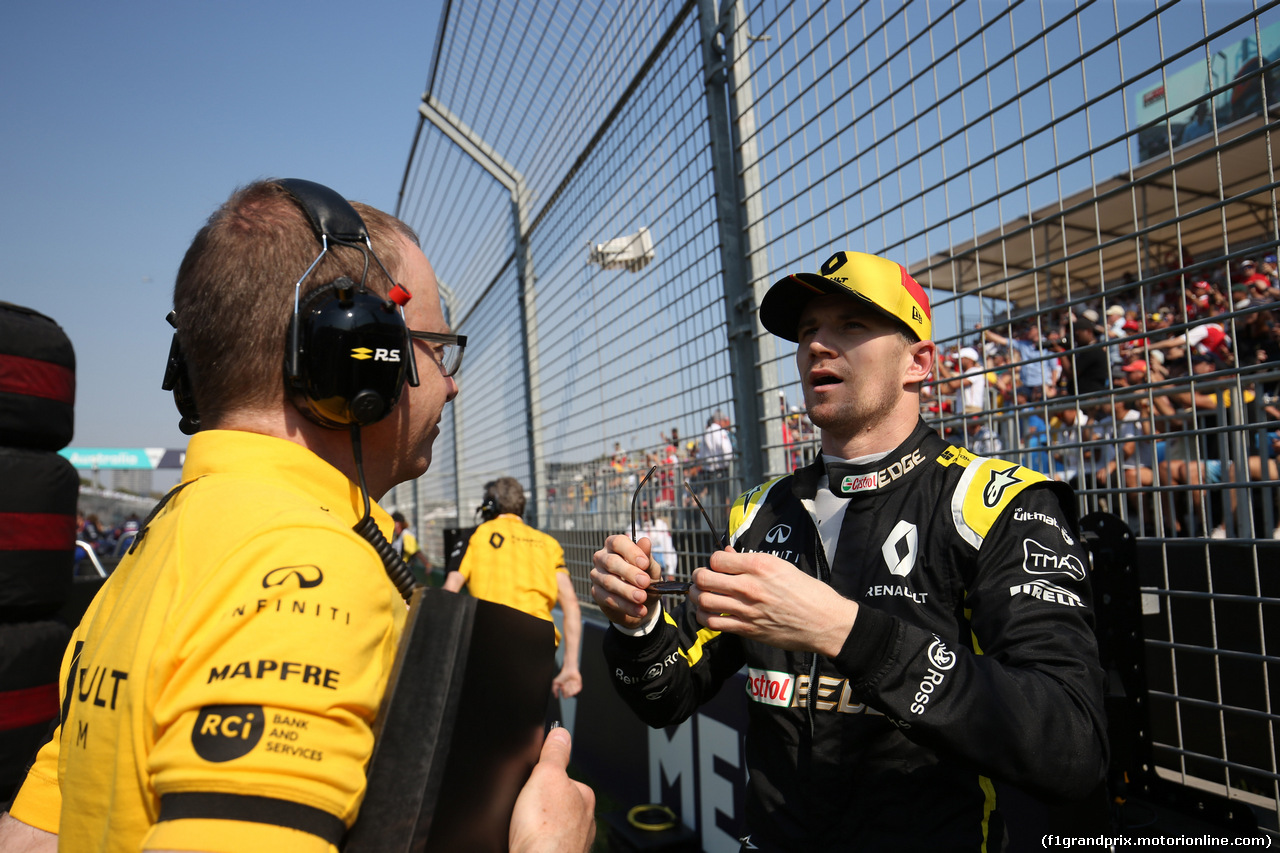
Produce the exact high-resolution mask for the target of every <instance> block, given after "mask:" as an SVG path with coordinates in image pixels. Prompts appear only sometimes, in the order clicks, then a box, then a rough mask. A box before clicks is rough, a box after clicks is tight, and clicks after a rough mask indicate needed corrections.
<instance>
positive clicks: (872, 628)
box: [835, 603, 898, 685]
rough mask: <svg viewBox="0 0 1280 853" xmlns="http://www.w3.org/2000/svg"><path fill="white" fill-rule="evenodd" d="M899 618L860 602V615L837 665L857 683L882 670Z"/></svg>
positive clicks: (886, 660) (892, 643)
mask: <svg viewBox="0 0 1280 853" xmlns="http://www.w3.org/2000/svg"><path fill="white" fill-rule="evenodd" d="M897 621H898V620H897V619H895V618H894V617H892V616H890V615H889V614H888V613H885V612H884V611H883V610H876V609H875V608H874V607H868V606H867V605H865V604H862V603H859V604H858V618H857V619H855V620H853V628H852V629H851V630H850V631H849V636H848V637H847V638H845V641H844V646H842V647H841V649H840V654H839V655H838V656H837V657H836V660H835V664H836V668H837V669H839V670H840V672H841V674H843V675H844V676H846V677H847V678H848V679H849V681H850V682H851V683H853V684H855V685H857V684H859V683H861V682H864V681H866V679H867V678H869V677H871V676H876V675H878V674H879V673H880V672H882V671H883V669H884V666H885V664H886V663H887V662H888V660H889V657H890V655H891V654H892V653H893V645H894V637H895V636H896V635H897Z"/></svg>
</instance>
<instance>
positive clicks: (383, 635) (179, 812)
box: [0, 180, 594, 851]
mask: <svg viewBox="0 0 1280 853" xmlns="http://www.w3.org/2000/svg"><path fill="white" fill-rule="evenodd" d="M366 228H367V229H368V235H369V237H368V242H367V245H366V246H365V247H364V248H361V249H359V250H357V249H356V248H346V247H339V246H336V245H335V244H334V243H333V242H332V239H333V238H332V237H329V236H326V237H325V238H324V239H325V241H326V242H327V244H328V246H329V247H330V248H329V250H328V251H325V250H322V248H321V245H322V243H321V237H320V234H321V233H324V234H326V235H328V234H330V233H331V232H332V233H340V234H341V235H342V237H343V238H344V239H345V240H348V241H351V240H355V239H357V237H356V235H357V234H358V233H360V232H362V231H363V230H364V229H366ZM361 242H362V243H364V242H365V241H361ZM370 254H372V255H374V256H376V258H377V262H376V263H370V260H371V258H370V257H369V255H370ZM308 265H310V267H309V266H308ZM308 271H309V273H310V274H308ZM300 276H301V279H300V278H299V277H300ZM340 276H345V277H347V278H345V279H344V278H340ZM393 276H394V279H393ZM353 281H357V282H361V285H362V286H364V287H367V288H368V289H369V291H370V292H368V293H365V292H361V290H360V289H358V287H357V286H356V285H354V284H352V283H351V282H353ZM393 281H395V282H399V284H398V285H396V286H398V287H399V290H396V289H395V286H393ZM295 282H296V283H297V284H296V285H295ZM295 288H296V289H297V291H298V292H300V293H301V296H302V297H303V300H302V309H301V311H300V312H298V313H297V314H295V311H294V305H295V302H294V297H295V292H296V291H295ZM392 293H394V294H395V295H396V297H397V298H398V299H400V300H401V301H402V303H403V306H404V307H403V311H402V312H401V311H397V310H395V308H394V307H393V306H392V303H391V302H390V301H388V298H387V295H388V294H392ZM410 293H412V294H414V296H413V298H411V299H410V298H409V294H410ZM340 302H345V303H346V304H349V305H351V306H352V308H351V310H352V311H354V312H355V313H356V315H358V319H361V320H362V322H360V323H359V324H358V325H359V327H360V331H361V333H362V335H363V340H369V341H372V340H374V339H376V340H377V341H378V342H379V345H383V344H384V343H385V345H386V346H387V347H388V348H389V349H392V350H393V351H398V352H400V353H403V354H404V355H405V356H406V357H405V359H403V360H401V361H399V362H392V361H390V360H388V361H386V362H382V363H381V364H375V362H374V361H373V360H369V361H367V362H363V361H362V362H360V364H361V365H362V366H364V367H368V368H370V371H368V372H361V374H360V377H359V378H356V377H352V378H351V379H350V380H348V383H346V387H350V386H351V385H354V390H355V391H357V392H359V393H351V394H348V393H346V392H345V391H344V390H336V391H334V394H335V395H336V396H329V394H328V393H313V389H314V390H315V391H325V390H327V389H328V388H329V386H328V385H327V383H325V382H324V379H323V378H321V377H320V376H319V375H318V374H319V373H322V372H323V370H324V368H323V367H322V366H317V365H316V363H315V362H316V360H315V359H314V358H310V359H309V358H307V354H306V353H307V351H306V350H302V349H300V348H301V347H302V346H306V345H315V346H321V345H322V343H321V341H323V344H325V345H329V346H330V347H333V344H331V343H330V342H329V339H327V338H322V337H320V338H318V337H315V336H314V335H313V333H315V332H316V331H317V327H319V328H318V330H319V331H320V332H332V333H333V335H334V336H336V337H338V338H339V343H338V345H337V346H338V347H339V348H340V347H341V346H343V345H346V346H350V344H351V342H352V341H353V338H352V337H350V336H347V337H343V336H340V335H339V334H338V329H339V328H341V329H343V330H344V334H348V332H347V331H346V330H348V329H349V327H348V326H346V325H340V323H341V322H345V318H347V317H348V316H350V315H349V313H348V311H347V309H346V308H341V309H340V308H339V303H340ZM174 307H175V311H174V313H173V314H171V315H170V317H171V318H172V320H173V322H174V325H175V326H176V330H177V332H176V337H175V346H174V349H173V350H172V352H173V353H174V355H173V356H171V358H173V359H174V360H173V361H171V367H172V370H171V372H170V374H169V377H170V379H171V380H173V381H175V382H177V381H178V379H179V377H181V384H180V385H178V386H177V388H178V390H179V391H180V393H179V394H178V395H177V401H178V403H179V408H180V410H181V412H182V414H183V422H184V424H185V425H186V426H187V427H188V428H195V429H198V430H199V431H198V432H196V434H195V435H194V436H193V437H192V439H191V443H190V445H189V446H188V448H187V454H186V462H185V466H184V468H183V472H182V482H181V483H180V484H179V486H178V487H176V488H175V489H174V490H172V491H170V492H169V493H168V494H167V495H166V496H165V498H164V499H163V500H162V501H161V503H160V504H159V505H158V506H157V507H156V508H155V510H154V511H153V512H152V514H151V515H150V516H149V517H148V521H147V523H146V524H145V525H144V526H143V527H142V529H141V530H140V532H139V533H138V538H137V542H136V543H135V548H134V549H133V551H132V553H130V554H128V555H126V556H125V557H124V559H123V560H122V561H121V563H120V565H119V567H118V568H117V569H116V572H115V574H114V575H113V576H112V578H111V582H110V584H108V585H107V586H105V587H104V588H103V591H102V592H101V593H100V594H99V595H98V596H97V597H96V598H95V599H94V600H93V602H92V603H91V604H90V605H89V608H88V611H87V613H86V615H85V617H84V619H83V621H82V622H81V624H80V627H79V628H77V629H76V632H75V634H74V635H73V639H72V642H71V645H70V647H69V648H68V651H67V657H66V659H65V661H64V664H63V668H64V675H65V678H64V679H63V680H64V683H65V685H66V688H65V689H66V695H65V696H64V697H63V703H62V716H61V724H60V726H59V728H58V730H57V731H55V732H54V733H53V738H52V740H51V741H50V742H49V743H48V744H47V745H46V746H45V747H44V748H43V749H42V750H41V751H40V753H39V755H38V757H37V758H36V761H35V765H34V766H33V767H32V768H31V771H30V773H29V774H28V775H27V777H26V781H25V782H24V783H23V785H22V788H21V790H20V791H19V793H18V796H17V799H16V800H15V801H14V803H13V805H12V811H11V814H9V815H6V816H4V817H3V818H0V849H3V850H6V851H14V850H25V851H53V850H55V849H59V848H60V849H63V850H75V851H95V850H113V851H115V850H141V849H151V850H165V849H168V850H175V849H179V850H208V849H214V850H230V849H237V850H308V851H320V850H331V849H333V848H334V846H336V845H339V844H340V843H341V840H342V837H343V835H344V834H345V832H346V831H347V829H348V828H349V827H350V826H351V824H352V822H353V821H354V820H355V819H356V816H357V813H358V811H359V809H360V806H361V802H362V799H363V798H364V795H365V787H366V785H365V768H366V767H367V765H368V763H369V759H370V755H371V752H372V750H373V744H374V731H373V724H374V720H375V718H376V717H377V714H378V709H379V707H380V705H381V703H382V699H383V693H384V691H385V690H386V689H387V687H388V685H387V679H388V675H389V673H390V672H391V669H392V662H393V660H394V658H395V654H396V647H397V644H398V641H399V638H400V633H401V631H402V629H403V627H404V624H405V618H406V608H405V604H404V601H403V600H402V597H401V596H402V592H401V591H400V590H398V589H397V584H395V583H393V581H392V580H391V578H389V576H388V572H391V573H392V574H391V577H398V574H397V573H396V572H395V569H396V568H402V567H399V566H393V565H392V564H391V563H392V561H394V562H395V563H396V564H398V563H399V560H398V558H397V557H395V556H394V555H388V561H387V562H386V563H384V562H383V560H382V559H381V558H380V554H379V550H378V549H384V550H389V549H387V544H388V543H387V541H386V538H385V536H386V533H387V532H389V531H390V530H391V519H390V517H389V516H388V515H387V514H386V512H385V511H383V510H382V509H381V508H380V507H378V506H377V505H376V503H375V501H376V500H377V499H379V498H380V497H381V496H382V495H384V494H385V493H386V492H387V491H388V490H390V489H391V488H392V487H393V486H394V485H395V484H397V483H400V482H404V481H407V480H412V479H414V478H417V477H419V476H420V475H422V474H423V473H424V472H425V471H426V470H427V466H428V464H429V462H430V460H431V445H432V442H433V440H434V439H435V436H436V434H437V432H438V429H437V425H438V423H439V421H440V417H441V414H442V412H443V409H444V406H445V404H446V403H448V402H449V401H450V400H452V399H453V397H454V395H455V394H457V392H458V387H457V385H456V384H455V382H454V380H453V378H452V376H453V373H454V371H455V370H456V369H457V366H458V362H459V359H460V357H461V344H462V342H461V341H459V340H458V339H456V338H454V337H452V336H451V335H450V334H449V332H448V327H447V325H446V323H445V320H444V316H443V313H442V311H441V306H440V299H439V296H438V294H437V286H436V281H435V275H434V274H433V272H432V270H431V266H430V264H429V263H428V262H427V259H426V258H425V257H424V256H423V254H422V252H421V250H420V249H419V248H418V246H417V242H416V238H415V237H414V236H413V232H412V231H411V230H410V229H409V228H408V227H407V226H405V225H404V224H403V223H401V222H400V221H399V220H397V219H395V218H394V217H391V216H389V215H387V214H385V213H383V212H381V211H378V210H375V209H374V208H370V207H367V206H364V205H357V206H355V207H354V208H353V206H351V205H348V204H347V203H346V202H345V201H344V200H343V199H342V198H341V197H340V196H338V195H337V194H336V193H334V192H333V191H332V190H329V189H328V188H326V187H321V186H319V185H318V184H311V183H309V182H305V181H295V182H281V181H275V180H267V181H259V182H257V183H254V184H251V185H249V186H247V187H245V188H242V189H240V190H238V191H237V192H236V193H235V194H233V195H232V196H231V198H230V199H229V200H228V201H227V202H226V203H225V204H223V206H222V207H221V208H220V209H219V210H218V211H217V212H215V213H214V215H213V216H212V217H211V218H210V220H209V222H208V223H207V224H206V225H205V226H204V227H203V228H202V229H201V230H200V231H199V232H198V233H197V234H196V237H195V239H194V241H193V243H192V245H191V247H190V248H189V249H188V250H187V253H186V256H185V258H184V259H183V261H182V264H181V266H180V267H179V270H178V276H177V282H176V284H175V286H174ZM326 309H327V310H328V313H329V314H341V315H342V318H343V320H341V321H339V320H332V319H329V320H326V319H325V318H324V317H323V316H322V315H323V314H324V313H325V311H326ZM326 322H327V323H328V324H329V326H326V325H325V324H326ZM293 323H298V324H300V325H295V326H294V328H295V329H296V330H297V331H298V335H297V336H296V338H295V337H294V336H291V335H290V334H289V332H288V329H289V328H290V326H291V324H293ZM406 324H407V327H408V328H407V329H406ZM409 330H412V332H410V331H409ZM297 339H301V341H302V342H301V343H300V344H299V348H294V347H293V346H292V344H291V340H297ZM361 339H362V338H359V337H357V338H355V339H354V340H356V341H359V340H361ZM293 356H297V358H294V357H293ZM334 358H336V354H335V355H334ZM411 360H412V361H411ZM286 362H287V363H289V364H290V369H292V368H293V367H296V368H297V369H298V371H300V373H299V374H291V375H300V376H301V377H302V378H301V379H299V382H298V383H297V384H295V385H291V384H290V383H288V382H286V381H285V377H283V376H282V375H281V367H282V365H283V364H285V363H286ZM413 362H416V368H417V370H416V376H417V381H416V382H414V383H412V384H409V383H408V382H406V379H405V371H406V370H407V369H408V368H409V366H410V364H411V363H413ZM325 363H326V364H327V363H328V362H325ZM393 365H394V366H393ZM188 368H189V370H188ZM374 368H376V369H374ZM313 370H314V371H315V373H313V372H312V371H313ZM333 372H334V373H335V374H336V373H337V372H338V371H337V370H336V368H334V369H333ZM346 375H348V376H350V374H346ZM311 380H315V381H317V382H320V383H321V384H320V385H319V386H315V385H308V384H307V383H308V382H309V381H311ZM335 382H336V383H337V384H338V385H339V387H343V385H344V383H341V382H339V381H338V380H335ZM368 386H372V387H368ZM366 387H367V390H368V394H364V391H363V390H361V389H365V388H366ZM369 394H371V395H373V396H372V397H371V396H369ZM384 394H385V396H384ZM375 397H376V398H377V399H374V398H375ZM366 405H367V406H368V407H369V408H365V406H366ZM353 409H354V410H353ZM379 409H381V410H383V412H384V413H386V414H387V415H388V416H387V417H382V418H378V417H377V415H378V414H379ZM361 422H365V423H364V425H360V424H361ZM335 424H336V425H337V426H334V425H335ZM358 438H359V439H360V440H359V441H357V439H358ZM362 446H363V451H364V452H363V453H362V452H361V447H362ZM362 457H363V458H362ZM361 460H362V461H361ZM375 542H376V543H378V544H377V546H376V547H375V545H374V543H375ZM401 586H403V584H401ZM299 605H301V607H299ZM77 673H78V675H77ZM76 685H80V686H76ZM90 688H92V689H90ZM423 748H431V745H430V744H429V743H428V744H424V747H423ZM568 751H569V740H568V737H567V736H566V735H563V734H557V733H555V732H552V733H551V734H550V735H549V736H548V737H547V740H546V742H545V745H544V747H543V750H542V760H541V762H540V763H539V764H538V765H537V767H536V768H535V770H534V771H533V775H532V777H531V778H530V781H529V782H528V783H527V784H526V785H525V786H524V789H523V792H522V793H521V794H520V799H519V801H518V802H517V804H516V807H515V814H514V815H513V817H512V823H511V834H510V839H511V847H512V849H523V850H526V851H549V850H556V851H559V850H575V851H585V850H586V849H587V848H588V846H589V845H590V843H591V838H592V835H593V816H592V813H593V807H594V796H593V795H592V793H591V791H590V789H588V788H586V787H585V786H583V785H581V784H579V783H576V782H573V781H572V780H570V779H569V777H568V775H567V773H566V772H565V771H566V767H567V764H568V758H569V754H568Z"/></svg>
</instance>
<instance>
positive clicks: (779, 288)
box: [760, 272, 915, 343]
mask: <svg viewBox="0 0 1280 853" xmlns="http://www.w3.org/2000/svg"><path fill="white" fill-rule="evenodd" d="M827 294H835V295H839V296H847V297H849V298H850V299H853V300H855V301H857V302H858V303H859V304H861V305H863V306H865V307H867V308H870V309H871V310H873V311H875V312H876V313H877V314H880V315H881V316H883V317H887V318H888V319H890V320H892V321H893V322H895V323H897V324H898V325H899V326H901V327H902V328H904V329H906V330H907V331H909V332H911V333H912V334H915V330H914V329H911V328H910V327H909V326H907V324H906V323H904V322H902V320H900V319H899V318H897V317H895V316H894V315H893V314H892V313H891V312H889V311H886V310H885V309H883V308H881V307H880V306H879V305H877V304H876V303H874V302H872V301H871V300H870V299H868V298H866V297H865V296H863V295H862V294H860V293H855V292H853V291H852V290H850V289H849V288H847V287H845V286H844V285H841V284H838V283H836V282H834V281H832V280H831V279H829V278H826V277H825V276H821V275H818V274H817V273H811V272H793V273H791V274H790V275H787V276H785V277H783V278H780V279H778V280H777V281H775V282H774V283H773V286H772V287H770V288H769V290H768V291H767V292H766V293H765V295H764V298H763V299H761V300H760V325H762V326H764V327H765V329H766V330H767V331H768V332H770V333H772V334H775V335H777V336H778V337H780V338H782V339H783V340H788V341H791V342H792V343H799V340H800V336H799V334H798V331H799V328H800V315H801V314H803V313H804V309H805V306H806V305H808V304H809V302H810V300H812V299H814V298H815V297H818V296H825V295H827Z"/></svg>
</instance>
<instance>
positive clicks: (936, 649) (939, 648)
mask: <svg viewBox="0 0 1280 853" xmlns="http://www.w3.org/2000/svg"><path fill="white" fill-rule="evenodd" d="M928 654H929V663H931V664H933V665H934V666H935V667H937V668H938V669H941V670H944V671H945V670H948V669H951V667H953V666H955V665H956V653H955V652H953V651H951V649H948V648H947V644H946V643H944V642H942V638H941V637H939V636H937V635H934V638H933V642H932V643H931V644H930V645H929V653H928Z"/></svg>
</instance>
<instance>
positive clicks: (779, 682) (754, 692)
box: [747, 668, 796, 708]
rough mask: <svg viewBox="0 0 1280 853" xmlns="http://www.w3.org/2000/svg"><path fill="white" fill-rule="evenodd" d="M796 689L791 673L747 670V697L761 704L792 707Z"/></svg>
mask: <svg viewBox="0 0 1280 853" xmlns="http://www.w3.org/2000/svg"><path fill="white" fill-rule="evenodd" d="M795 687H796V681H795V677H794V676H792V675H791V673H789V672H775V671H773V670H769V669H755V668H748V669H747V695H748V696H750V697H751V698H752V699H754V700H755V701H756V702H760V703H761V704H764V705H776V706H777V707H779V708H787V707H790V705H791V696H792V694H793V693H794V692H795Z"/></svg>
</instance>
